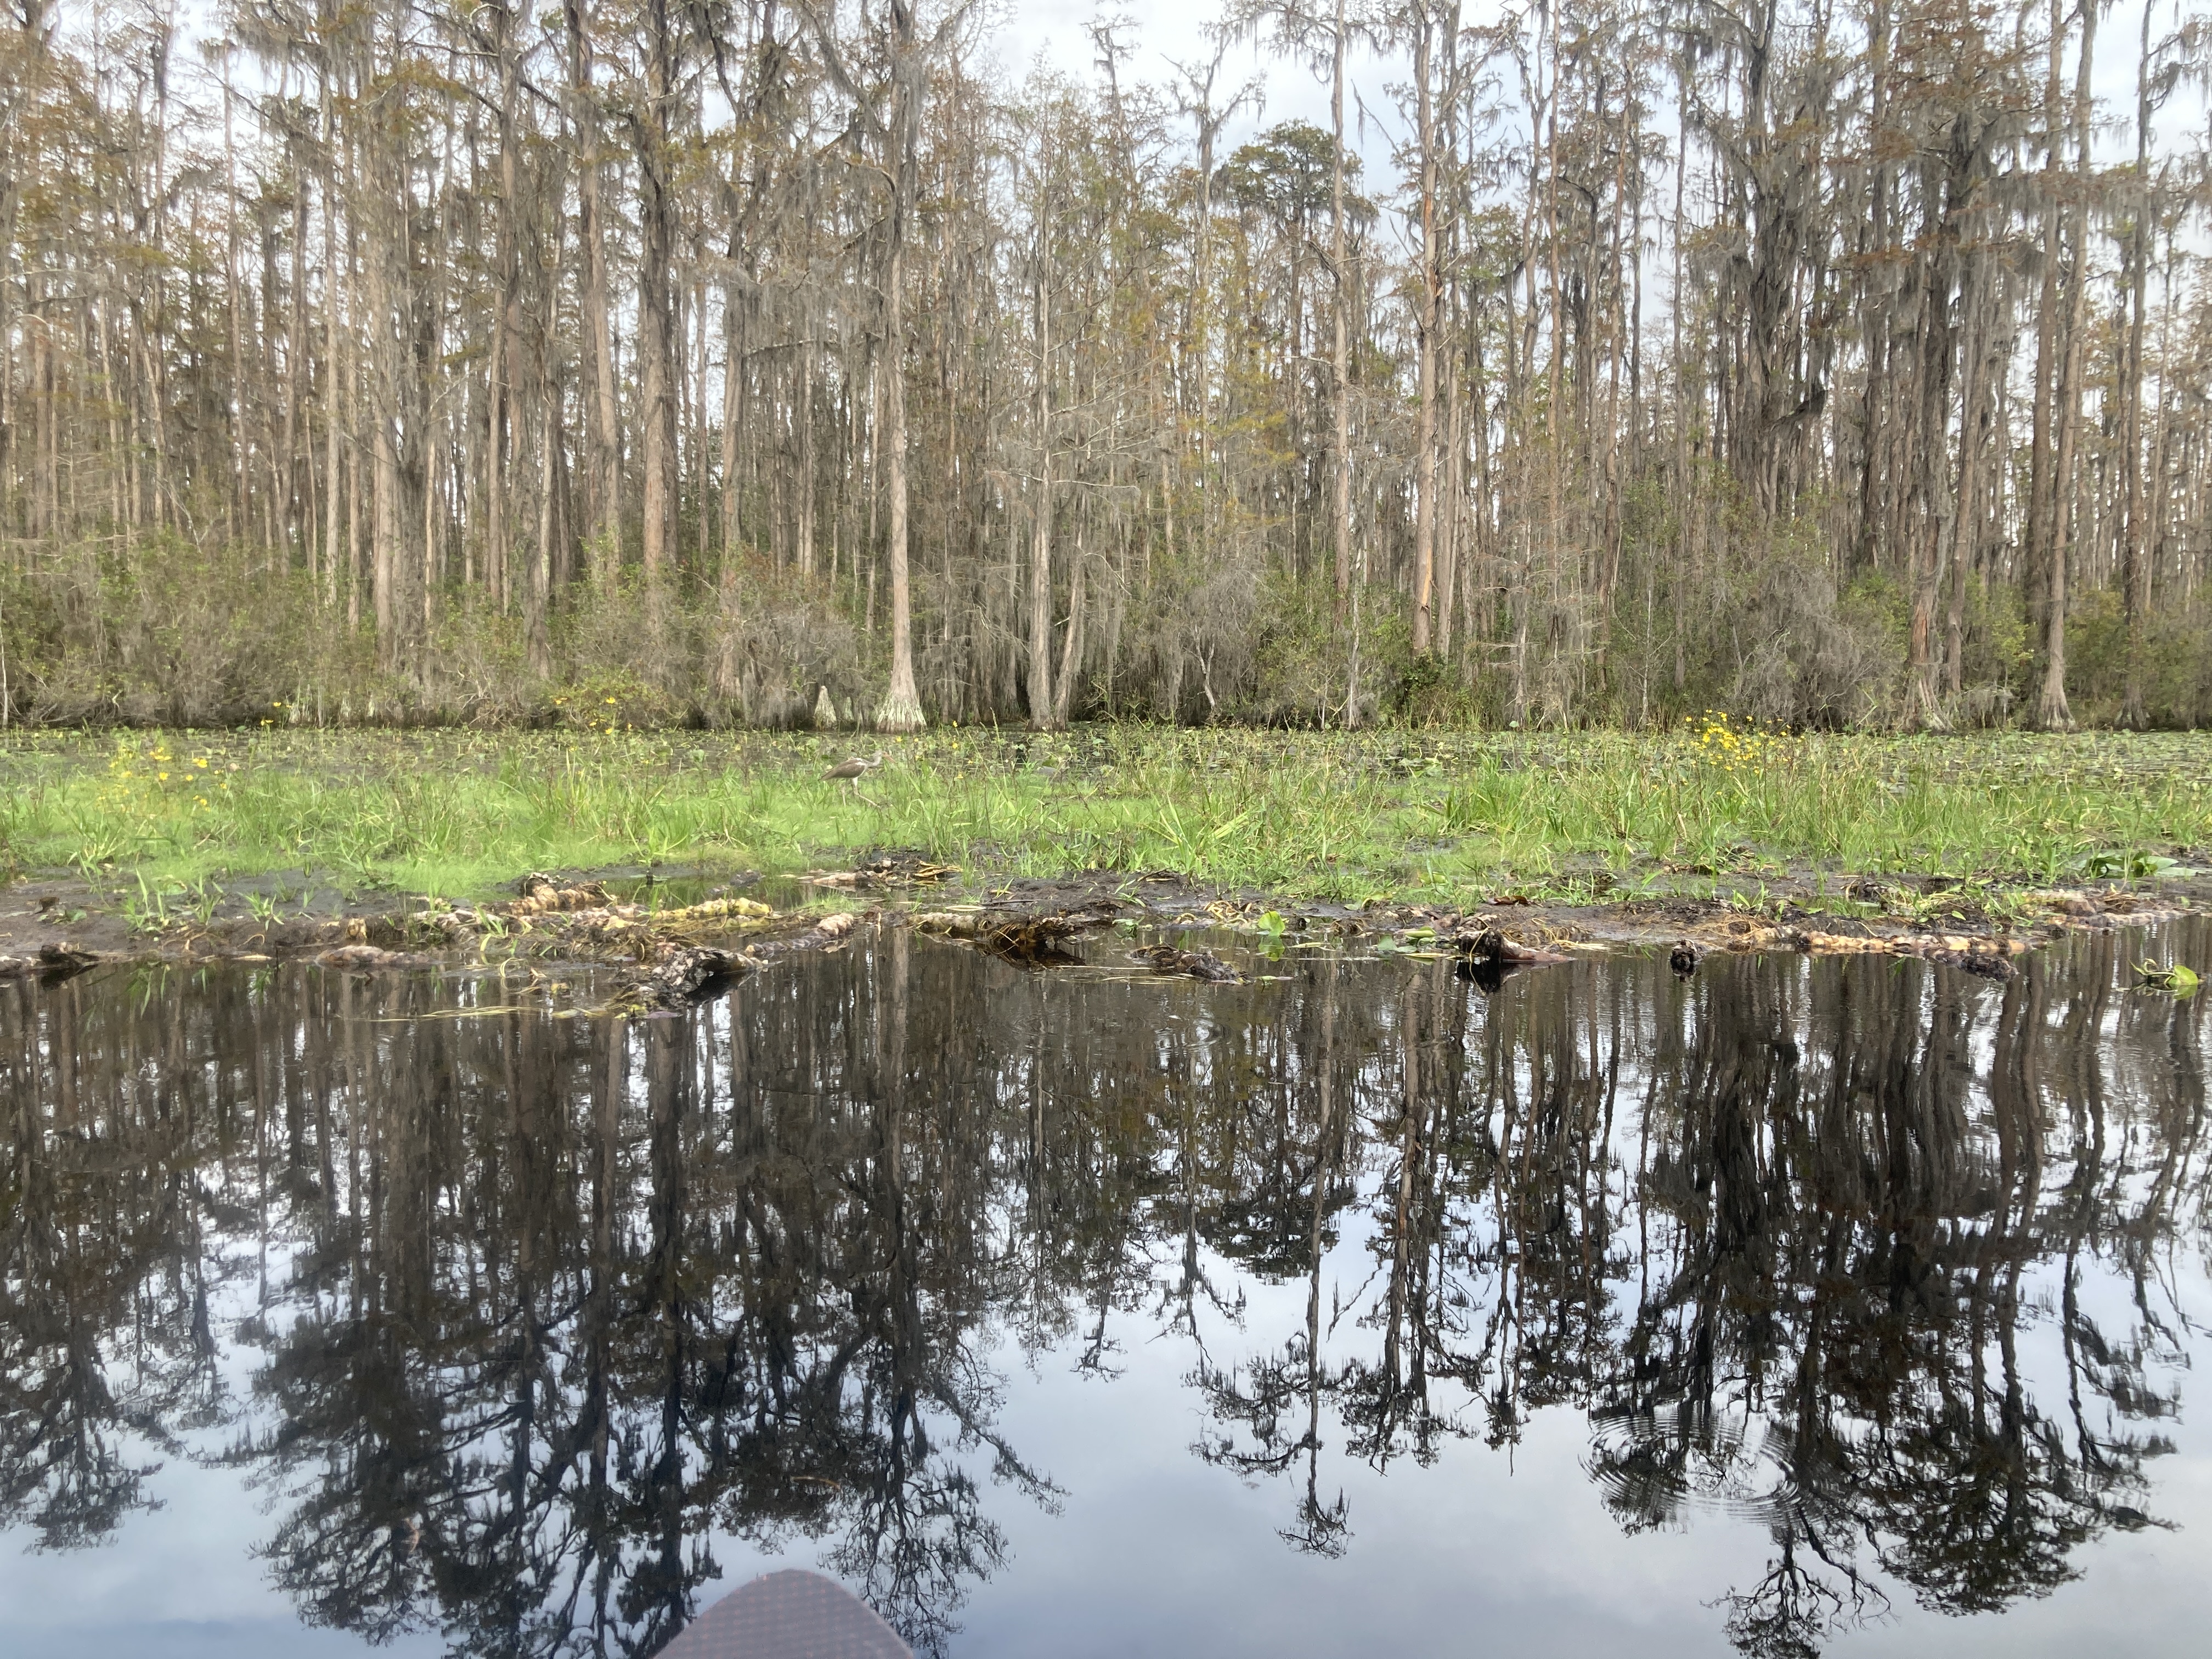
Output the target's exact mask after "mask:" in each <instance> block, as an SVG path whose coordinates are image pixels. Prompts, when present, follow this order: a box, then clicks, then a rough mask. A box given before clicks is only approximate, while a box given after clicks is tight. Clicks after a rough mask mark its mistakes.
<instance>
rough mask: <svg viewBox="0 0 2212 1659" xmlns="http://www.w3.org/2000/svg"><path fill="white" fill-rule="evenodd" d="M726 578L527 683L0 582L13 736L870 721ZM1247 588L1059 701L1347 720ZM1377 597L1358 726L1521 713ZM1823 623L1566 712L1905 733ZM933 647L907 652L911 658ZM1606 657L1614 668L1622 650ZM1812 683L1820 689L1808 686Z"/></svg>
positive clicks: (1978, 631)
mask: <svg viewBox="0 0 2212 1659" xmlns="http://www.w3.org/2000/svg"><path fill="white" fill-rule="evenodd" d="M763 577H764V578H765V577H766V573H763ZM1801 580H1805V581H1808V582H1812V581H1815V580H1818V579H1817V577H1814V576H1809V575H1804V576H1801ZM744 591H745V592H746V595H747V599H748V603H747V604H746V605H744V606H743V607H742V608H740V609H739V610H738V612H737V613H736V615H735V616H734V617H731V616H730V615H729V613H728V612H727V611H726V609H725V608H724V607H723V606H721V605H720V604H719V603H717V602H716V600H715V599H714V596H712V595H700V596H692V597H682V596H671V597H669V598H666V599H663V600H662V601H660V602H659V603H658V604H655V603H653V602H652V601H650V600H649V599H648V598H647V595H646V594H644V593H643V592H640V591H638V590H637V589H636V588H635V586H631V587H626V588H624V589H623V590H622V591H620V592H617V593H615V594H613V595H611V596H604V597H603V596H599V595H597V594H589V593H587V594H583V595H580V596H579V599H578V602H577V603H576V604H575V605H574V607H573V608H572V609H569V610H567V611H562V612H561V613H560V614H559V615H557V616H556V619H555V623H554V626H553V628H552V630H551V641H550V643H551V667H550V671H548V672H546V673H544V674H540V673H539V672H538V671H534V670H533V669H532V666H531V665H530V662H529V660H528V653H527V649H526V641H525V639H524V636H523V630H522V627H521V624H520V621H519V619H517V618H515V617H501V615H499V614H498V612H497V611H495V610H493V609H491V608H490V607H489V606H485V605H476V604H468V603H465V602H464V603H457V604H456V605H453V606H452V607H450V608H449V609H448V610H447V611H446V613H445V614H444V615H443V616H442V617H440V619H439V621H438V623H437V625H436V626H435V628H434V629H432V630H431V632H430V634H429V635H428V639H427V641H425V642H424V643H423V645H422V647H421V652H420V656H419V658H418V659H417V660H416V662H415V663H414V664H413V665H410V669H409V671H405V672H392V671H386V670H382V669H380V668H379V666H378V663H377V652H376V641H375V636H374V631H373V630H371V629H368V628H367V627H366V626H360V627H355V628H351V629H349V628H348V627H347V626H346V623H345V618H344V616H343V612H334V611H331V610H329V609H327V608H325V607H324V606H322V605H319V604H318V602H317V599H316V596H315V594H314V592H313V589H312V587H311V586H310V585H309V584H308V583H307V581H306V580H305V579H303V578H301V577H298V576H284V575H277V574H271V573H270V572H268V571H266V570H264V569H255V568H247V567H245V566H244V564H243V562H242V561H234V562H216V561H213V560H210V561H201V560H198V559H197V558H195V557H194V556H193V555H192V554H191V550H190V548H189V547H188V546H184V545H179V546H175V547H173V548H171V549H169V550H168V556H167V557H166V558H165V559H162V560H160V561H157V562H152V563H150V564H149V565H148V566H146V567H144V568H141V569H139V570H137V572H135V573H132V574H130V575H128V576H122V575H118V576H117V577H114V578H111V579H110V580H109V581H108V582H107V583H106V584H105V585H104V586H100V587H99V588H96V589H94V588H90V587H88V589H86V590H84V591H82V592H72V591H71V590H70V588H69V587H68V586H66V585H65V584H63V583H59V582H45V583H36V582H33V583H27V582H22V581H20V580H19V581H18V582H16V583H15V585H14V586H9V587H6V588H5V589H4V592H5V599H4V604H5V611H4V613H0V638H4V641H5V650H6V660H5V663H4V670H5V676H6V682H7V686H8V692H9V698H10V702H9V718H10V720H12V722H13V723H15V724H18V725H70V726H76V725H85V724H91V725H105V724H112V723H120V724H126V725H169V726H223V725H248V726H256V725H259V724H261V723H263V722H270V723H275V724H280V725H297V724H302V723H305V724H315V725H383V726H390V725H444V724H463V723H466V724H517V725H527V726H578V727H591V726H598V725H600V724H603V723H604V722H605V720H606V719H607V717H608V714H609V713H610V707H611V708H612V709H613V711H614V718H615V720H616V721H617V723H618V724H621V725H623V726H656V725H708V726H721V725H765V726H792V725H801V726H803V725H809V724H813V723H815V722H816V721H817V719H818V717H819V714H820V706H819V699H820V696H821V694H822V691H823V689H824V688H826V689H827V690H828V691H829V696H830V698H831V702H832V705H833V708H834V710H835V713H836V719H837V721H838V723H839V724H841V725H842V724H854V723H859V724H865V723H866V722H867V720H868V719H869V717H870V716H871V714H872V711H873V709H874V708H875V705H876V699H877V698H878V696H880V695H881V691H882V687H883V677H884V671H885V670H884V657H885V654H886V653H885V651H884V646H883V642H882V641H881V640H880V639H879V638H875V637H872V636H871V635H868V634H867V633H866V632H865V631H864V630H863V629H862V628H861V627H860V626H859V625H857V624H856V623H854V621H852V620H851V619H849V618H847V617H842V616H841V615H840V614H838V612H837V611H836V608H835V606H834V605H831V604H829V603H828V602H826V601H825V599H823V597H822V596H820V595H818V594H814V593H810V592H807V591H805V589H804V588H803V587H800V586H799V585H797V584H794V583H791V582H784V583H776V582H775V581H774V580H772V578H769V579H764V580H761V581H760V582H759V583H758V585H757V586H754V585H750V584H749V585H748V586H747V587H746V589H745V590H744ZM1258 597H1259V603H1257V604H1255V606H1254V611H1253V615H1252V616H1251V618H1250V626H1249V632H1248V633H1247V634H1244V635H1230V636H1225V638H1224V639H1223V640H1222V641H1220V642H1219V644H1218V646H1217V647H1216V648H1215V650H1214V652H1213V653H1212V658H1211V660H1210V661H1209V662H1207V663H1205V664H1197V663H1194V664H1192V665H1189V666H1188V667H1187V668H1186V669H1185V670H1184V671H1183V672H1182V675H1181V676H1180V677H1178V676H1177V675H1176V674H1175V673H1174V672H1173V671H1163V670H1162V667H1161V665H1160V662H1159V657H1160V654H1161V652H1162V649H1163V647H1162V644H1161V641H1160V637H1159V636H1160V635H1161V634H1162V633H1164V632H1165V631H1167V629H1169V628H1170V627H1171V626H1172V625H1173V624H1172V621H1171V619H1170V618H1168V617H1162V616H1160V615H1158V614H1157V611H1156V610H1148V611H1146V612H1144V613H1134V614H1132V615H1130V616H1129V617H1127V618H1126V620H1125V621H1124V623H1123V629H1124V632H1123V639H1122V644H1121V658H1120V660H1119V661H1118V662H1116V661H1115V660H1114V659H1112V658H1110V657H1109V659H1107V660H1106V661H1105V662H1103V663H1102V664H1101V665H1100V667H1099V671H1098V672H1097V676H1096V678H1095V681H1094V683H1092V684H1090V685H1088V686H1087V687H1086V688H1085V691H1084V693H1083V695H1081V696H1079V697H1078V698H1077V699H1076V700H1075V701H1074V704H1073V713H1074V714H1075V716H1076V717H1077V718H1082V717H1084V716H1085V715H1091V716H1103V717H1121V718H1136V719H1177V720H1184V721H1193V720H1228V721H1237V722H1245V723H1254V724H1269V725H1291V726H1316V725H1322V724H1327V725H1332V726H1333V725H1338V724H1340V723H1341V722H1342V720H1343V712H1344V704H1345V695H1346V691H1345V686H1346V676H1347V674H1348V671H1349V669H1350V667H1351V666H1352V664H1351V662H1350V650H1349V641H1348V639H1347V638H1346V636H1345V635H1342V634H1340V632H1339V630H1337V629H1334V627H1333V626H1332V624H1331V622H1330V618H1329V615H1328V605H1327V600H1326V598H1325V597H1322V598H1321V599H1318V600H1317V601H1313V600H1307V599H1303V598H1302V596H1300V595H1299V594H1297V592H1294V591H1285V589H1284V588H1282V587H1281V586H1273V587H1270V588H1268V589H1267V590H1266V591H1264V592H1262V593H1261V594H1260V595H1259V596H1258ZM1390 597H1391V596H1389V595H1388V594H1383V595H1377V596H1376V599H1375V602H1374V610H1376V611H1382V612H1383V619H1382V620H1381V621H1380V622H1378V623H1375V624H1373V625H1372V626H1371V627H1370V628H1369V629H1366V631H1365V632H1364V637H1363V639H1362V641H1361V647H1360V660H1359V663H1358V674H1359V681H1360V709H1361V714H1362V717H1363V718H1364V720H1367V721H1370V722H1372V721H1375V720H1394V721H1396V720H1413V721H1416V722H1422V723H1427V722H1440V723H1445V724H1454V725H1456V724H1473V725H1503V724H1504V723H1505V722H1506V721H1507V720H1511V719H1513V718H1515V717H1516V713H1518V712H1522V711H1516V709H1515V708H1513V706H1512V704H1511V703H1510V701H1509V699H1508V696H1507V694H1508V692H1509V690H1510V683H1509V682H1508V681H1507V680H1506V678H1504V676H1502V675H1498V674H1477V675H1474V676H1473V677H1471V678H1468V679H1462V678H1458V677H1456V676H1455V675H1454V674H1452V673H1451V672H1450V671H1448V670H1447V669H1445V668H1443V667H1441V666H1439V665H1437V664H1435V663H1434V662H1433V661H1430V660H1424V659H1419V658H1416V657H1415V656H1414V655H1413V653H1412V652H1411V651H1410V650H1409V649H1408V648H1407V633H1406V628H1405V624H1404V621H1403V619H1402V618H1401V617H1395V616H1391V615H1389V612H1388V611H1386V610H1385V609H1384V607H1385V606H1387V605H1388V604H1389V599H1390ZM2009 598H2010V596H2009V595H2008V594H2006V593H2004V592H2002V591H2000V592H1998V593H1997V594H1996V595H1994V596H1989V595H1985V594H1984V593H1983V592H1981V591H1980V590H1979V589H1977V590H1975V592H1973V594H1972V600H1973V604H1972V609H1971V611H1970V616H1971V617H1972V623H1973V625H1974V633H1973V635H1972V637H1971V638H1970V641H1969V652H1968V659H1969V661H1970V662H1972V663H1973V664H1975V665H1976V666H1977V667H1978V668H1981V669H1983V670H1984V673H1982V674H1981V675H1980V676H1979V677H1978V678H1976V679H1975V680H1974V681H1973V682H1972V685H1973V688H1974V690H1975V691H1976V693H1977V695H1975V696H1972V697H1970V698H1966V699H1962V700H1961V702H1960V707H1959V708H1958V711H1957V714H1956V716H1955V718H1956V720H1957V722H1958V723H1959V724H1961V725H1967V724H1972V725H1991V724H1999V723H2003V722H2005V721H2006V720H2008V718H2009V720H2010V721H2011V723H2014V724H2018V723H2020V720H2021V714H2022V711H2023V710H2024V708H2026V706H2027V697H2028V696H2029V695H2030V688H2029V687H2028V686H2027V684H2026V680H2027V672H2028V669H2029V666H2030V665H2029V662H2028V659H2027V653H2026V652H2025V651H2024V650H2022V649H2021V647H2020V646H2019V643H2018V641H2019V639H2020V636H2021V626H2020V623H2019V622H2018V620H2017V618H2016V617H2015V615H2014V614H2013V613H2012V612H2011V611H2009V610H2008V608H2007V603H2008V600H2009ZM1166 604H1167V601H1166V600H1165V599H1161V600H1159V601H1157V602H1156V605H1166ZM1761 611H1762V605H1761V602H1760V596H1759V595H1758V594H1753V595H1751V596H1748V597H1747V599H1746V600H1745V602H1744V603H1743V604H1742V605H1741V606H1740V607H1739V616H1738V617H1731V618H1728V619H1727V620H1728V622H1729V623H1730V624H1732V625H1728V626H1724V627H1723V628H1722V629H1717V630H1715V632H1716V633H1717V635H1718V638H1719V640H1720V641H1723V642H1726V641H1732V640H1735V639H1738V638H1743V639H1747V640H1753V639H1762V638H1767V637H1768V636H1764V635H1761V634H1760V633H1759V631H1758V630H1761V629H1771V627H1772V625H1773V624H1772V623H1771V620H1769V619H1766V618H1765V617H1763V616H1762V614H1761ZM1825 622H1826V632H1825V633H1824V634H1823V635H1821V636H1820V652H1821V653H1823V654H1820V655H1819V656H1816V657H1814V658H1813V659H1811V660H1810V661H1808V664H1807V665H1806V668H1805V671H1804V673H1803V674H1802V676H1796V677H1791V678H1786V679H1784V681H1782V682H1781V683H1780V684H1776V683H1773V682H1771V681H1767V680H1763V679H1762V678H1760V677H1759V666H1760V665H1759V662H1758V660H1757V659H1756V657H1755V656H1754V658H1753V660H1751V661H1748V662H1747V661H1743V660H1739V659H1736V658H1735V656H1734V655H1733V654H1731V653H1727V652H1724V651H1719V650H1717V649H1714V648H1713V644H1712V641H1705V642H1704V644H1705V649H1704V650H1702V651H1701V652H1700V653H1699V654H1697V655H1691V654H1689V653H1688V651H1687V650H1686V651H1685V653H1684V655H1685V672H1684V674H1683V677H1682V679H1681V681H1680V684H1679V685H1678V684H1676V683H1675V682H1674V680H1673V679H1672V678H1671V671H1672V664H1673V652H1672V649H1671V647H1668V652H1667V660H1666V668H1667V671H1668V674H1667V677H1666V678H1662V679H1661V680H1660V681H1659V683H1657V684H1652V685H1650V686H1648V687H1647V686H1645V685H1644V684H1642V683H1641V682H1640V681H1639V680H1638V679H1637V678H1632V677H1631V678H1628V679H1627V682H1626V684H1619V683H1615V684H1605V683H1603V682H1602V681H1601V682H1600V683H1598V684H1593V685H1592V686H1591V687H1590V688H1589V690H1587V691H1586V692H1585V693H1584V694H1583V696H1581V697H1579V698H1578V699H1577V701H1576V702H1575V703H1574V704H1573V705H1572V708H1571V718H1572V719H1573V720H1576V721H1577V722H1578V723H1598V724H1609V723H1620V724H1623V725H1627V726H1654V725H1663V724H1668V723H1671V722H1672V721H1674V720H1676V719H1678V718H1679V717H1680V715H1681V714H1686V713H1696V712H1702V711H1703V710H1705V709H1707V708H1716V707H1729V708H1735V709H1737V710H1738V711H1739V712H1743V713H1747V714H1748V715H1749V716H1750V717H1751V718H1754V719H1761V720H1778V721H1782V722H1784V723H1790V724H1808V725H1826V726H1846V725H1856V726H1889V725H1896V724H1905V723H1909V722H1908V721H1907V720H1906V715H1907V713H1908V711H1909V708H1910V704H1909V701H1908V699H1907V697H1906V696H1905V655H1904V652H1903V649H1902V644H1903V635H1904V633H1905V628H1906V625H1907V622H1906V618H1905V614H1904V608H1903V607H1902V605H1900V604H1899V602H1898V599H1897V596H1896V593H1895V592H1894V590H1893V589H1892V588H1890V587H1889V586H1887V585H1886V584H1884V583H1882V582H1881V581H1879V580H1869V581H1867V582H1864V583H1862V584H1861V585H1859V586H1857V587H1855V588H1854V589H1852V590H1851V591H1850V592H1847V593H1846V594H1844V596H1843V597H1842V599H1840V600H1839V601H1838V603H1837V604H1836V605H1835V606H1834V608H1833V610H1832V611H1831V612H1830V613H1829V614H1828V615H1827V617H1826V618H1825ZM2126 640H2127V635H2126V629H2125V627H2124V623H2123V620H2122V617H2121V615H2120V611H2119V607H2118V604H2117V603H2116V602H2115V601H2114V600H2113V599H2112V596H2110V595H2106V594H2098V595H2093V596H2091V597H2090V598H2089V599H2087V601H2085V602H2083V603H2082V604H2081V605H2079V606H2078V607H2077V609H2076V611H2075V623H2074V629H2073V646H2072V649H2071V652H2070V661H2069V685H2070V690H2071V696H2072V700H2073V706H2074V708H2075V710H2076V711H2077V713H2078V714H2079V716H2080V718H2081V719H2082V720H2084V721H2085V723H2108V722H2109V721H2111V720H2112V719H2113V718H2114V717H2115V716H2116V715H2117V714H2118V709H2119V707H2120V697H2121V693H2122V684H2123V679H2124V667H2123V665H2124V655H2125V650H2126ZM1769 642H1771V639H1770V640H1769ZM732 657H734V658H735V659H737V660H738V661H739V662H740V663H741V664H742V665H744V666H743V671H742V672H741V674H740V676H739V678H738V684H737V685H736V686H735V687H734V688H733V689H732V690H722V689H720V688H718V685H717V675H716V667H717V665H718V664H720V663H721V662H724V661H726V660H728V659H731V658H732ZM929 659H930V653H928V652H927V651H926V650H925V652H924V653H923V662H924V664H925V666H926V665H927V663H928V661H929ZM1611 659H1612V660H1613V662H1614V663H1616V664H1618V663H1620V662H1622V661H1625V660H1632V657H1631V655H1630V653H1629V652H1628V651H1627V650H1626V649H1622V650H1619V651H1616V652H1614V653H1612V657H1611ZM2148 662H2149V665H2150V671H2149V674H2148V686H2149V689H2150V696H2149V701H2148V709H2149V714H2150V720H2151V723H2153V724H2155V725H2160V726H2199V725H2203V724H2204V723H2206V722H2207V720H2208V718H2212V641H2209V640H2208V638H2207V635H2206V634H2205V632H2204V630H2203V628H2202V626H2201V625H2200V623H2198V622H2197V620H2196V619H2195V618H2193V617H2170V618H2166V619H2163V620H2161V621H2160V623H2157V624H2156V625H2154V628H2153V629H2151V632H2150V635H2149V651H2148ZM1209 678H1210V681H1211V684H1210V688H1209V686H1208V685H1207V684H1206V682H1207V680H1208V679H1209ZM1179 679H1180V686H1181V689H1180V691H1179V692H1178V690H1177V686H1178V680H1179ZM1808 683H1810V684H1817V686H1818V690H1817V692H1816V693H1815V694H1814V695H1813V696H1811V697H1810V698H1809V700H1808V696H1806V692H1807V690H1808ZM926 684H927V682H925V686H926ZM1209 689H1210V691H1211V696H1208V690H1209ZM610 699H612V704H611V705H610V702H609V700H610ZM925 706H926V707H927V708H928V709H929V712H930V714H932V716H933V718H951V719H957V720H964V721H968V722H974V721H976V720H991V719H993V718H994V717H995V718H997V719H999V720H1009V721H1013V722H1020V721H1021V720H1023V719H1024V714H1025V709H1024V704H1023V702H1022V700H1021V699H1020V697H1019V696H1009V697H1007V698H1006V700H1005V701H1004V702H1000V703H998V704H996V705H993V704H989V703H979V702H975V701H969V702H962V703H958V704H954V705H952V706H951V707H949V708H948V707H946V706H945V705H942V704H938V703H936V702H934V701H933V700H931V699H929V698H928V697H927V693H926V691H925Z"/></svg>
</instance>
